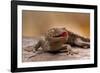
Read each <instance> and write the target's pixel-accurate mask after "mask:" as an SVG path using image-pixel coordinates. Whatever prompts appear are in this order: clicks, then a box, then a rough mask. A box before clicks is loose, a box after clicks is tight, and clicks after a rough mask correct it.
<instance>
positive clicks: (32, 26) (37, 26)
mask: <svg viewBox="0 0 100 73" xmlns="http://www.w3.org/2000/svg"><path fill="white" fill-rule="evenodd" d="M22 26H23V27H22V32H23V33H22V35H23V37H38V36H41V35H42V34H43V33H45V32H46V31H47V30H48V29H50V28H52V27H59V28H62V27H65V28H66V29H68V30H70V31H72V32H74V33H76V34H79V35H81V36H84V37H87V38H89V37H90V14H89V13H72V12H50V11H49V12H47V11H30V10H23V11H22Z"/></svg>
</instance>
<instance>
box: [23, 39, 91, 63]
mask: <svg viewBox="0 0 100 73" xmlns="http://www.w3.org/2000/svg"><path fill="white" fill-rule="evenodd" d="M37 41H38V39H33V38H23V41H22V42H23V51H22V58H23V59H22V61H23V62H35V61H56V60H76V59H78V60H79V59H89V58H90V49H84V48H79V47H72V49H73V51H78V52H79V53H78V54H74V55H66V52H63V53H56V54H52V53H48V52H42V51H41V48H40V50H39V51H38V52H37V54H35V53H33V52H32V49H33V46H34V45H35V44H36V42H37Z"/></svg>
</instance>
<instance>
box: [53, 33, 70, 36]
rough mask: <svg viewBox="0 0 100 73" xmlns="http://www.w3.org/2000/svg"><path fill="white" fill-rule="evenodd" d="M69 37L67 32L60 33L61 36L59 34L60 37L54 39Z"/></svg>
mask: <svg viewBox="0 0 100 73" xmlns="http://www.w3.org/2000/svg"><path fill="white" fill-rule="evenodd" d="M67 35H68V33H67V32H62V33H60V34H58V35H56V36H54V37H66V36H67Z"/></svg>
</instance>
